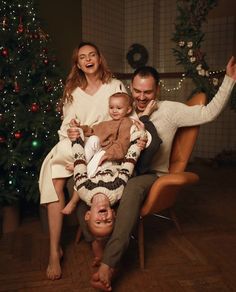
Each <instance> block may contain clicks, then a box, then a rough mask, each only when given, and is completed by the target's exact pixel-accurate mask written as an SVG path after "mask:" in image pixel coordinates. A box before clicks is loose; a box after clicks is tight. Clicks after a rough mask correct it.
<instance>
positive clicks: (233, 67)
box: [226, 56, 236, 80]
mask: <svg viewBox="0 0 236 292" xmlns="http://www.w3.org/2000/svg"><path fill="white" fill-rule="evenodd" d="M226 74H227V75H228V76H229V77H231V78H233V79H234V80H236V63H235V58H234V56H232V57H231V58H230V60H229V62H228V64H227V67H226Z"/></svg>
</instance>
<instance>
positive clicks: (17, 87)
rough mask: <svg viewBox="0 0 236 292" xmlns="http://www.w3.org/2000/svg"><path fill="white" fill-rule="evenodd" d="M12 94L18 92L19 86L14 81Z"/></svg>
mask: <svg viewBox="0 0 236 292" xmlns="http://www.w3.org/2000/svg"><path fill="white" fill-rule="evenodd" d="M14 92H15V93H18V92H20V85H19V83H17V82H16V81H15V83H14Z"/></svg>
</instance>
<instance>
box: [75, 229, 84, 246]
mask: <svg viewBox="0 0 236 292" xmlns="http://www.w3.org/2000/svg"><path fill="white" fill-rule="evenodd" d="M81 235H82V229H81V228H80V226H78V228H77V232H76V236H75V243H77V244H78V243H79V242H80V239H81Z"/></svg>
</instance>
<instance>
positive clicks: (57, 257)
mask: <svg viewBox="0 0 236 292" xmlns="http://www.w3.org/2000/svg"><path fill="white" fill-rule="evenodd" d="M62 256H63V252H62V249H60V251H59V252H55V253H51V254H50V256H49V263H48V267H47V270H46V274H47V278H48V279H49V280H59V279H60V278H61V275H62V272H61V258H62Z"/></svg>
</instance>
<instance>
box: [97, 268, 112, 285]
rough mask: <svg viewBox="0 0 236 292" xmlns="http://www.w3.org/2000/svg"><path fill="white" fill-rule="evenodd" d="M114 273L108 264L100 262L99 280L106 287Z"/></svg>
mask: <svg viewBox="0 0 236 292" xmlns="http://www.w3.org/2000/svg"><path fill="white" fill-rule="evenodd" d="M113 273H114V269H112V268H110V267H109V266H108V265H106V264H104V263H101V265H100V267H99V268H98V277H99V281H100V282H101V283H102V284H103V285H104V286H105V287H106V288H109V287H111V280H112V276H113Z"/></svg>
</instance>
